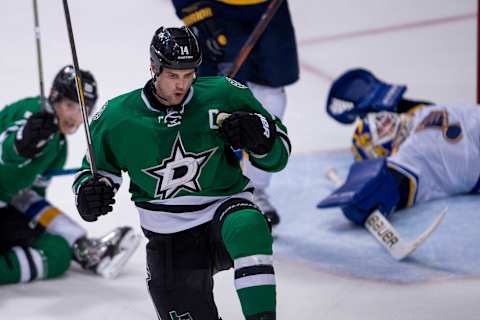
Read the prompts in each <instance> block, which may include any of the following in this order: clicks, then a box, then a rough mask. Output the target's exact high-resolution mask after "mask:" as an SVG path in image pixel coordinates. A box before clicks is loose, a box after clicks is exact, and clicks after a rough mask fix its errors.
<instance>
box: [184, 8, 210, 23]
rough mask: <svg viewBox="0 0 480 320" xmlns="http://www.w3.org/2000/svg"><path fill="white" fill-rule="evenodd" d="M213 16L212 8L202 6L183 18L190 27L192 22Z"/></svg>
mask: <svg viewBox="0 0 480 320" xmlns="http://www.w3.org/2000/svg"><path fill="white" fill-rule="evenodd" d="M212 16H213V12H212V8H210V7H206V8H202V9H200V10H197V11H195V12H193V13H191V14H189V15H187V16H185V17H183V19H182V20H183V23H185V25H186V26H187V27H189V26H191V25H192V24H195V23H197V22H199V21H202V20H205V19H207V18H210V17H212Z"/></svg>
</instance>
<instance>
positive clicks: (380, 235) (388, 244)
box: [325, 168, 448, 260]
mask: <svg viewBox="0 0 480 320" xmlns="http://www.w3.org/2000/svg"><path fill="white" fill-rule="evenodd" d="M325 176H326V177H327V179H328V180H329V181H332V182H333V183H334V184H335V186H336V187H337V188H338V187H340V186H341V185H342V183H343V181H342V179H341V178H340V177H339V176H338V174H337V171H336V170H335V169H334V168H329V169H327V170H326V171H325ZM447 210H448V207H446V208H445V209H443V210H442V212H441V213H440V214H439V215H438V216H437V218H436V219H435V220H434V222H433V223H432V224H431V225H430V226H429V227H428V228H427V229H426V230H425V231H424V232H423V233H422V234H420V236H418V237H417V238H416V239H415V240H413V241H412V242H406V241H405V240H403V239H402V238H401V237H400V234H399V233H398V231H397V230H396V229H395V228H394V227H393V225H392V224H391V223H390V221H388V220H387V218H386V217H385V216H384V215H383V214H382V213H381V212H380V211H379V210H375V211H374V212H372V213H371V214H370V215H369V216H368V217H367V220H365V224H364V226H365V228H366V229H367V230H368V231H369V232H370V233H371V234H372V235H373V236H374V237H375V239H377V240H378V242H380V244H382V245H383V247H384V248H385V249H386V250H387V251H388V253H390V255H391V256H392V257H393V258H395V259H396V260H402V259H404V258H406V257H407V256H408V255H410V254H411V253H412V252H413V251H415V250H416V249H417V248H418V247H419V246H420V245H421V244H422V243H423V242H425V240H427V239H428V237H430V235H431V234H432V233H433V231H435V229H436V228H437V227H438V226H439V225H440V223H441V222H442V221H443V218H444V217H445V215H446V213H447Z"/></svg>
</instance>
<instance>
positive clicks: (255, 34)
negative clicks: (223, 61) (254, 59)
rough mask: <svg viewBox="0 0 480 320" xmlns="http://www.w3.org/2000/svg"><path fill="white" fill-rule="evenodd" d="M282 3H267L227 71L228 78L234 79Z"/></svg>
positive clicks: (277, 0)
mask: <svg viewBox="0 0 480 320" xmlns="http://www.w3.org/2000/svg"><path fill="white" fill-rule="evenodd" d="M282 2H283V0H273V1H272V2H270V3H269V5H268V7H267V10H265V12H264V13H263V15H262V17H261V18H260V20H259V21H258V23H257V25H256V26H255V29H253V31H252V33H251V34H250V36H249V37H248V39H247V41H245V43H244V44H243V47H242V49H240V52H239V53H238V55H237V57H236V58H235V61H234V62H233V65H232V67H231V68H230V70H229V71H228V73H227V75H228V77H229V78H234V77H235V76H236V75H237V72H238V70H240V67H241V66H242V64H243V63H244V62H245V60H246V59H247V57H248V55H249V54H250V52H251V51H252V49H253V47H254V46H255V44H256V43H257V41H258V39H259V38H260V36H261V35H262V34H263V32H264V31H265V29H266V28H267V26H268V24H269V23H270V21H271V20H272V18H273V16H274V15H275V13H276V12H277V10H278V8H280V5H281V4H282Z"/></svg>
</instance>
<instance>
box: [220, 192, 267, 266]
mask: <svg viewBox="0 0 480 320" xmlns="http://www.w3.org/2000/svg"><path fill="white" fill-rule="evenodd" d="M212 226H213V235H214V238H215V240H216V241H217V242H221V243H223V245H224V246H225V248H226V249H227V251H228V253H229V255H230V256H231V258H232V259H235V258H236V256H238V255H242V253H243V252H242V251H245V249H240V248H245V247H250V246H253V247H256V248H259V247H268V246H270V248H271V239H272V236H271V233H270V227H269V225H268V221H267V219H266V217H265V216H264V215H263V214H262V213H261V212H260V210H259V209H258V207H257V206H256V205H255V204H254V203H252V202H250V201H248V200H245V199H242V198H231V199H229V200H227V201H225V202H224V203H223V204H222V205H220V206H219V207H218V209H217V211H216V213H215V216H214V218H213V221H212ZM252 234H255V237H252ZM257 242H258V243H257ZM237 245H240V248H237Z"/></svg>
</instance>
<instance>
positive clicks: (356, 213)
mask: <svg viewBox="0 0 480 320" xmlns="http://www.w3.org/2000/svg"><path fill="white" fill-rule="evenodd" d="M399 199H400V196H399V188H398V182H397V178H396V176H395V175H393V174H392V172H391V171H390V169H389V168H388V166H387V162H386V160H385V159H384V158H378V159H373V160H364V161H359V162H355V163H354V164H353V165H352V166H351V167H350V171H349V173H348V177H347V180H346V181H345V183H344V184H343V185H342V186H341V187H340V188H338V189H337V190H335V191H334V192H333V193H332V194H331V195H329V196H328V197H327V198H325V199H323V200H322V201H321V202H320V203H319V204H318V205H317V207H318V208H330V207H338V206H339V207H341V208H342V211H343V213H344V214H345V216H346V217H347V219H349V220H351V221H352V222H354V223H355V224H358V225H363V224H364V223H365V220H366V219H367V217H368V216H369V215H370V213H372V212H373V211H374V210H375V209H379V210H380V212H382V214H384V215H385V216H388V215H389V214H390V213H391V212H392V211H393V210H394V208H395V206H396V205H397V203H398V201H399Z"/></svg>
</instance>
